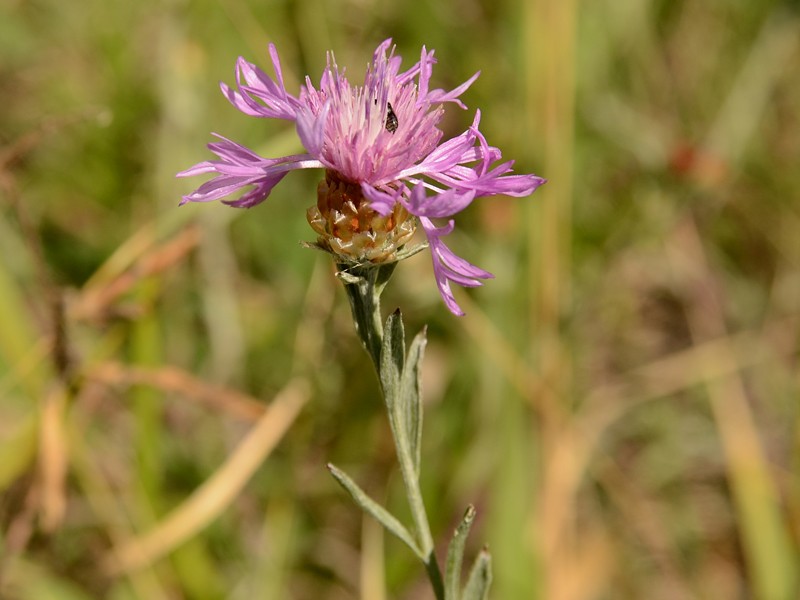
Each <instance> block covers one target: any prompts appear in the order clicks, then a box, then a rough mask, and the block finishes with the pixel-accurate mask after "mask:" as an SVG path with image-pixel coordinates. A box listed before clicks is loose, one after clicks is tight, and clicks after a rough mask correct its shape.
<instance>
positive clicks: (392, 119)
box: [386, 102, 400, 133]
mask: <svg viewBox="0 0 800 600" xmlns="http://www.w3.org/2000/svg"><path fill="white" fill-rule="evenodd" d="M386 106H387V107H388V108H389V110H388V111H387V112H386V131H388V132H389V133H394V132H395V131H397V126H398V125H400V123H399V121H398V120H397V115H396V114H394V110H393V109H392V103H391V102H387V103H386Z"/></svg>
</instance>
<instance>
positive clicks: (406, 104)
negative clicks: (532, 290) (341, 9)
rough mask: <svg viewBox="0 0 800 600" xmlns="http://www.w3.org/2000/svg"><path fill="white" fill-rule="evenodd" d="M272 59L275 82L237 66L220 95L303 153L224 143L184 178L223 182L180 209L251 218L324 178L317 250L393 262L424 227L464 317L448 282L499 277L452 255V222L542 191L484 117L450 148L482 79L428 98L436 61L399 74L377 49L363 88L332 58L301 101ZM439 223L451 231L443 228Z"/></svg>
mask: <svg viewBox="0 0 800 600" xmlns="http://www.w3.org/2000/svg"><path fill="white" fill-rule="evenodd" d="M269 53H270V56H271V58H272V65H273V68H274V70H275V78H274V79H273V78H271V77H270V76H268V75H267V74H266V73H264V72H263V71H261V70H260V69H258V68H257V67H256V66H255V65H253V64H251V63H249V62H247V61H246V60H245V59H244V58H241V57H240V58H239V59H238V61H237V63H236V86H235V88H231V87H229V86H227V85H225V84H224V83H221V84H220V87H221V88H222V92H223V94H225V96H226V97H227V98H228V100H229V101H230V102H231V104H233V105H234V106H235V107H236V108H238V109H239V110H240V111H241V112H243V113H245V114H246V115H250V116H253V117H265V118H273V119H285V120H287V121H293V122H294V123H295V126H296V128H297V134H298V136H299V138H300V141H301V143H302V144H303V147H304V148H305V150H306V153H304V154H297V155H292V156H282V157H280V158H262V157H261V156H258V155H257V154H255V153H254V152H252V151H251V150H249V149H247V148H245V147H244V146H241V145H239V144H237V143H236V142H233V141H231V140H229V139H226V138H224V137H222V136H219V135H217V137H218V138H219V141H217V142H214V143H211V144H209V145H208V148H209V149H210V150H211V151H212V152H213V153H214V154H216V155H217V157H218V160H211V161H204V162H201V163H199V164H197V165H195V166H193V167H191V168H189V169H187V170H185V171H182V172H181V173H179V174H178V176H179V177H188V176H192V175H200V174H206V173H212V174H214V178H213V179H211V180H210V181H208V182H206V183H204V184H203V185H201V186H200V187H199V188H198V189H197V190H195V191H194V192H192V193H191V194H188V195H186V196H184V197H183V202H182V203H185V202H207V201H210V200H219V199H222V198H225V197H227V196H230V195H231V194H235V193H237V192H240V191H243V192H244V193H242V194H241V195H240V196H239V197H238V198H236V199H232V200H224V202H225V203H226V204H229V205H231V206H236V207H245V208H249V207H251V206H255V205H256V204H259V203H261V202H263V201H264V200H266V198H267V197H268V196H269V194H270V192H272V189H273V188H274V187H275V185H276V184H277V183H278V182H279V181H280V180H281V179H283V177H284V176H285V175H286V174H287V173H288V172H289V171H293V170H295V169H311V168H320V169H325V178H324V180H323V181H322V182H321V183H320V184H319V188H318V190H317V204H316V205H315V206H313V207H311V208H310V209H308V212H307V218H308V221H309V223H310V224H311V226H312V228H313V229H314V230H315V231H316V232H317V233H318V234H319V239H318V245H319V246H320V247H322V248H324V249H326V250H328V251H330V252H331V253H333V254H334V255H336V258H337V261H338V262H340V263H345V264H347V263H357V264H361V263H365V262H366V263H382V262H386V261H390V260H394V259H396V257H397V250H398V249H399V248H401V247H402V246H403V245H404V244H405V243H406V242H408V240H409V239H410V238H411V235H412V234H413V233H414V230H415V219H414V217H416V218H418V219H419V223H420V224H421V225H422V229H423V230H424V232H425V234H426V236H427V238H428V244H429V246H430V250H431V254H432V257H433V271H434V275H435V277H436V284H437V286H438V288H439V292H440V293H441V295H442V298H443V299H444V302H445V304H446V305H447V307H448V308H449V309H450V311H452V312H453V313H454V314H456V315H462V314H463V312H462V311H461V309H460V308H459V306H458V304H457V303H456V301H455V298H454V297H453V293H452V291H451V289H450V284H451V282H453V283H456V284H458V285H462V286H466V287H475V286H479V285H481V284H482V281H481V280H483V279H489V278H491V277H493V276H492V274H491V273H489V272H487V271H484V270H483V269H480V268H478V267H476V266H474V265H472V264H470V263H469V262H467V261H466V260H464V259H463V258H460V257H458V256H456V255H455V254H454V253H453V252H452V250H450V248H448V247H447V246H446V245H445V244H444V242H443V241H442V238H443V237H444V236H446V235H447V234H449V233H450V232H451V231H452V230H453V227H454V222H453V220H452V217H453V216H454V215H455V214H456V213H458V212H460V211H462V210H463V209H464V208H466V207H467V206H468V205H469V204H470V203H471V202H472V201H473V200H474V199H475V198H477V197H481V196H491V195H496V194H505V195H509V196H518V197H519V196H527V195H528V194H530V193H532V192H533V191H534V190H535V189H536V188H537V187H538V186H539V185H541V184H542V183H544V180H543V179H542V178H540V177H537V176H535V175H512V174H511V172H512V165H513V161H506V162H499V161H500V159H501V154H500V151H499V150H498V149H497V148H494V147H492V146H490V145H489V144H488V143H487V142H486V138H485V137H484V136H483V134H481V132H480V131H479V129H478V126H479V124H480V117H481V114H480V111H476V113H475V118H474V120H473V122H472V125H471V126H470V127H469V128H468V129H467V130H466V131H465V132H464V133H462V134H461V135H459V136H457V137H455V138H453V139H450V140H448V141H445V142H441V138H442V132H441V130H440V129H439V128H438V127H437V125H438V124H439V121H440V120H441V118H442V115H443V113H444V108H443V104H445V103H448V102H452V103H454V104H456V105H458V106H459V107H461V108H464V109H466V106H465V105H464V104H463V103H462V102H461V101H460V100H459V96H461V94H463V93H464V91H465V90H466V89H467V88H468V87H469V86H470V85H471V84H472V83H473V82H474V81H475V79H477V77H478V75H479V73H476V74H475V75H473V76H472V77H470V78H469V79H468V80H467V81H465V82H464V83H462V84H461V85H460V86H458V87H456V88H455V89H453V90H451V91H445V90H442V89H430V78H431V72H432V70H433V65H434V63H435V62H436V60H435V59H434V53H433V51H430V52H428V51H427V50H426V49H425V47H423V48H422V52H421V55H420V59H419V62H417V63H416V64H415V65H414V66H412V67H411V68H410V69H408V70H407V71H404V72H402V73H401V72H400V63H401V58H400V57H399V56H396V55H395V54H394V47H393V46H392V42H391V40H386V41H384V42H383V43H381V44H380V45H379V46H378V48H377V49H376V50H375V53H374V55H373V58H372V62H371V63H370V64H369V65H368V66H367V71H366V75H365V76H364V84H363V85H361V86H358V85H351V84H350V82H349V81H348V80H347V78H346V77H345V72H344V70H342V71H340V70H339V68H338V66H337V65H336V61H335V59H334V57H333V54H332V53H329V54H328V62H327V67H326V68H325V70H324V71H323V73H322V78H321V79H320V82H319V87H318V88H315V87H314V84H313V83H312V82H311V79H310V78H309V77H306V79H305V84H304V85H303V86H301V89H300V94H299V96H292V95H291V94H289V93H288V92H287V91H286V86H285V85H284V81H283V74H282V71H281V64H280V60H279V58H278V52H277V50H276V48H275V46H274V45H272V44H270V46H269ZM215 135H216V134H215ZM440 142H441V143H440ZM432 219H448V222H447V223H446V224H445V225H443V226H437V225H436V224H435V223H434V222H433V221H432Z"/></svg>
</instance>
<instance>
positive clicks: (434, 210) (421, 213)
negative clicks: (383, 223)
mask: <svg viewBox="0 0 800 600" xmlns="http://www.w3.org/2000/svg"><path fill="white" fill-rule="evenodd" d="M474 198H475V192H474V191H471V190H468V191H466V192H461V191H459V190H456V189H450V190H446V191H444V192H441V193H439V194H434V195H433V196H428V195H427V194H426V192H425V186H423V185H417V186H415V187H414V189H413V190H411V194H410V196H409V198H408V200H406V202H405V206H406V208H407V209H408V212H410V213H411V214H412V215H416V216H418V217H428V218H432V219H438V218H445V217H452V216H453V215H455V214H456V213H459V212H461V211H462V210H464V209H465V208H466V207H467V206H469V205H470V203H471V202H472V200H473V199H474Z"/></svg>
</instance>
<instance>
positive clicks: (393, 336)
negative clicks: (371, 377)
mask: <svg viewBox="0 0 800 600" xmlns="http://www.w3.org/2000/svg"><path fill="white" fill-rule="evenodd" d="M405 354H406V339H405V330H404V329H403V318H402V316H401V315H400V310H399V309H398V310H396V311H394V312H393V313H392V314H391V315H389V318H388V319H386V325H385V326H384V328H383V345H382V347H381V368H380V378H381V385H382V386H383V394H384V398H385V400H386V407H387V408H388V411H389V419H391V424H392V430H393V431H395V433H396V428H397V425H398V424H397V423H396V422H395V419H394V415H395V402H396V401H397V397H398V395H399V393H400V377H401V376H402V374H403V367H404V365H405Z"/></svg>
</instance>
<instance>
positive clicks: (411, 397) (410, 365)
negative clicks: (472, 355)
mask: <svg viewBox="0 0 800 600" xmlns="http://www.w3.org/2000/svg"><path fill="white" fill-rule="evenodd" d="M427 343H428V338H427V337H426V330H425V329H423V330H422V331H420V332H419V333H418V334H417V335H416V336H415V337H414V340H413V341H412V342H411V347H410V348H409V349H408V359H407V360H406V366H405V369H403V375H402V380H401V382H400V402H401V405H400V407H399V408H400V414H401V415H402V418H403V420H404V425H405V428H406V434H407V438H408V443H409V451H410V452H411V457H412V458H413V461H414V471H415V472H416V474H417V476H419V470H420V460H421V446H422V357H423V354H424V353H425V346H426V344H427Z"/></svg>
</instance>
